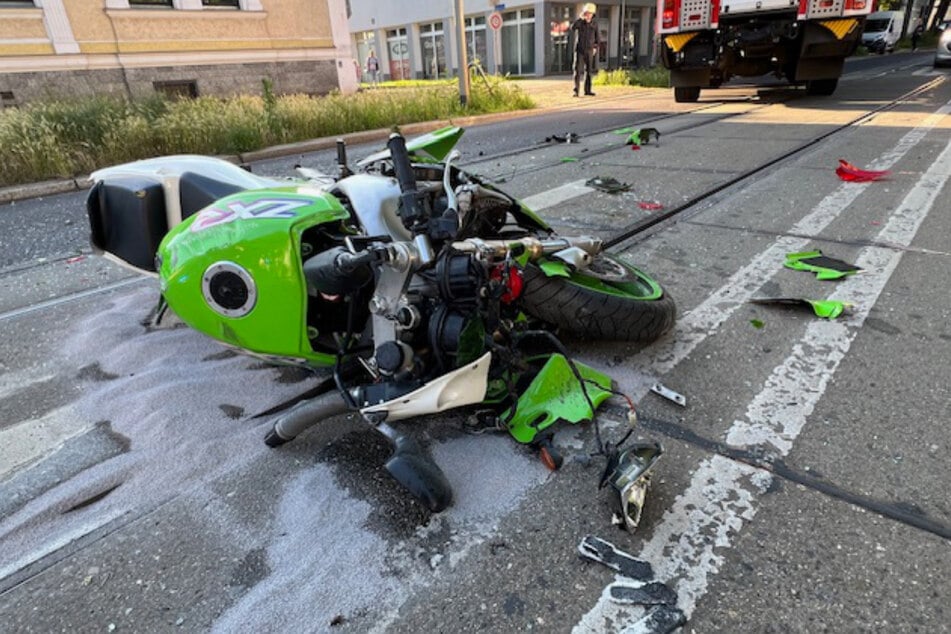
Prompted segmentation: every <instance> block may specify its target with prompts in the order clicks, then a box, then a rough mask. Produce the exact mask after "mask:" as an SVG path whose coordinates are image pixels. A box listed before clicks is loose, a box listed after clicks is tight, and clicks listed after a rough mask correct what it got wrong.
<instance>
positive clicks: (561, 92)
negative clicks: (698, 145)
mask: <svg viewBox="0 0 951 634" xmlns="http://www.w3.org/2000/svg"><path fill="white" fill-rule="evenodd" d="M475 81H478V80H475ZM512 83H514V84H515V85H517V86H518V87H519V88H520V89H521V90H523V91H524V92H525V93H526V94H528V95H529V96H530V97H531V98H532V100H533V101H534V102H535V105H536V107H535V108H534V109H533V110H516V111H512V112H497V113H493V114H484V115H473V116H469V117H457V118H453V119H443V120H437V121H426V122H420V123H413V124H408V125H404V126H401V129H402V131H403V133H404V134H406V135H413V136H415V135H418V134H425V133H426V132H430V131H432V130H437V129H439V128H441V127H444V126H447V125H459V126H463V127H465V126H471V125H476V124H479V123H491V122H492V121H499V120H503V119H512V118H515V117H526V116H533V115H536V114H538V113H539V112H544V111H546V110H559V109H567V108H573V107H585V106H586V105H588V104H590V103H591V102H592V100H599V99H603V98H605V97H607V98H617V97H621V96H624V95H628V94H632V93H634V92H635V91H643V90H649V89H644V88H635V87H633V86H595V92H596V93H597V96H595V97H584V96H582V97H573V96H572V88H573V83H572V78H571V76H570V75H564V76H558V77H554V78H552V77H542V78H537V79H535V78H533V79H513V80H512ZM389 134H390V128H381V129H378V130H366V131H361V132H353V133H351V134H345V135H335V136H332V137H324V138H320V139H309V140H307V141H301V142H297V143H289V144H286V145H279V146H273V147H269V148H263V149H261V150H255V151H253V152H245V153H243V154H240V155H237V156H226V157H222V158H225V159H228V160H231V161H234V162H236V163H253V162H255V161H260V160H265V159H271V158H278V157H281V156H289V155H294V154H302V153H307V152H316V151H319V150H325V149H328V148H332V147H334V146H335V145H336V142H337V139H339V138H342V139H343V140H344V141H346V142H347V143H348V144H351V145H354V144H358V143H368V142H372V141H379V140H385V139H386V138H387V137H388V136H389ZM90 186H91V183H90V181H89V178H88V177H83V176H80V177H76V178H65V179H57V180H49V181H43V182H40V183H28V184H24V185H12V186H9V187H0V205H2V204H6V203H10V202H15V201H18V200H26V199H29V198H39V197H43V196H52V195H54V194H64V193H68V192H74V191H81V190H84V189H88V188H89V187H90Z"/></svg>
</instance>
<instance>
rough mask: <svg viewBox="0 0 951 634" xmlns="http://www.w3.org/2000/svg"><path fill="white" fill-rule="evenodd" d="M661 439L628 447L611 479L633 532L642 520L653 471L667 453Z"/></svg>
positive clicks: (618, 504)
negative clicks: (658, 441) (650, 473)
mask: <svg viewBox="0 0 951 634" xmlns="http://www.w3.org/2000/svg"><path fill="white" fill-rule="evenodd" d="M663 453H664V449H663V447H661V445H660V443H637V444H635V445H633V446H632V447H630V448H628V449H626V450H624V451H623V452H621V454H620V455H619V456H618V458H617V464H616V466H615V467H614V470H613V471H612V472H611V475H610V476H608V482H610V483H611V488H613V489H614V492H615V493H616V497H615V503H616V506H617V511H618V512H619V514H620V516H621V520H620V521H621V522H622V523H623V524H624V527H625V528H626V529H627V530H628V531H631V532H633V531H634V529H635V528H637V525H638V524H639V523H640V521H641V512H642V511H643V509H644V501H645V498H646V496H647V488H648V487H649V486H650V476H649V471H650V470H651V469H652V468H653V466H654V464H655V463H656V462H657V460H658V459H659V458H660V457H661V455H663Z"/></svg>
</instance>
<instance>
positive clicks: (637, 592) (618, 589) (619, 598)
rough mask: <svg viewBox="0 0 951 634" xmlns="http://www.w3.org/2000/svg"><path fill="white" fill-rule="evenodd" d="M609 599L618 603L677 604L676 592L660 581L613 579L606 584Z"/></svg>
mask: <svg viewBox="0 0 951 634" xmlns="http://www.w3.org/2000/svg"><path fill="white" fill-rule="evenodd" d="M608 592H609V594H610V597H611V600H612V601H614V602H615V603H618V604H620V605H677V593H676V592H674V591H673V590H671V589H670V588H669V587H667V584H665V583H661V582H660V581H651V582H650V583H636V582H634V583H631V582H626V581H615V582H614V583H612V584H611V585H610V586H608Z"/></svg>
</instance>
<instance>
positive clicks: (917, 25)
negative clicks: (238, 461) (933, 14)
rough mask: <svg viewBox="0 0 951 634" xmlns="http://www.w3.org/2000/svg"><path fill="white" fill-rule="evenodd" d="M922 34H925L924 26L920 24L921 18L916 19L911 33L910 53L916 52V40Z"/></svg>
mask: <svg viewBox="0 0 951 634" xmlns="http://www.w3.org/2000/svg"><path fill="white" fill-rule="evenodd" d="M924 32H925V26H924V24H922V22H921V18H918V19H917V20H915V28H914V29H912V31H911V50H912V51H917V50H918V39H919V38H920V37H921V36H922V34H923V33H924Z"/></svg>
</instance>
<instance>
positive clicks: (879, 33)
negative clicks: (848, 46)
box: [862, 11, 905, 53]
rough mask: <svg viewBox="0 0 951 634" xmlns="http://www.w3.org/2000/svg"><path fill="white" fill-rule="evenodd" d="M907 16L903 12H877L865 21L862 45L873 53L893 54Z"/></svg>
mask: <svg viewBox="0 0 951 634" xmlns="http://www.w3.org/2000/svg"><path fill="white" fill-rule="evenodd" d="M904 20H905V16H904V14H903V13H902V12H901V11H876V12H875V13H870V14H869V16H868V18H866V19H865V30H864V31H863V32H862V45H863V46H865V48H867V49H868V50H869V51H870V52H872V53H891V52H892V51H894V50H895V46H896V45H897V44H898V40H899V38H901V27H902V24H904Z"/></svg>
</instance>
